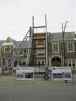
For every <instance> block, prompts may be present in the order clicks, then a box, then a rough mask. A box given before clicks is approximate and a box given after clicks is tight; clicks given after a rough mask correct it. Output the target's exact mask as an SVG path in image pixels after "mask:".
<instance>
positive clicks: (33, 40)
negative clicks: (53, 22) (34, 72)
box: [19, 15, 48, 67]
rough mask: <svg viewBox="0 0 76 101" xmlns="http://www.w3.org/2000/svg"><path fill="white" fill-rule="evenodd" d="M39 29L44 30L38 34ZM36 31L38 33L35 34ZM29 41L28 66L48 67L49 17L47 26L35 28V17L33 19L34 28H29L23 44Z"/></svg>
mask: <svg viewBox="0 0 76 101" xmlns="http://www.w3.org/2000/svg"><path fill="white" fill-rule="evenodd" d="M37 29H39V30H41V29H44V31H43V32H42V31H41V32H39V31H38V32H37ZM35 30H36V32H35ZM26 41H29V43H30V48H28V49H27V50H28V53H27V59H26V64H27V65H31V66H41V65H44V66H45V67H48V53H47V49H48V48H47V17H46V15H45V24H44V25H41V26H35V23H34V16H33V17H32V27H30V28H29V30H28V32H27V33H26V36H25V37H24V39H23V41H22V42H21V43H20V45H19V47H20V46H21V45H22V44H23V42H26Z"/></svg>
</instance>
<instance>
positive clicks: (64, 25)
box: [62, 21, 68, 66]
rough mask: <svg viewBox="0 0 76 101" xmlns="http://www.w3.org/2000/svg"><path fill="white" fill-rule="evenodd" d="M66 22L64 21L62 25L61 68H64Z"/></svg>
mask: <svg viewBox="0 0 76 101" xmlns="http://www.w3.org/2000/svg"><path fill="white" fill-rule="evenodd" d="M67 23H68V21H66V22H65V23H64V24H62V44H63V53H62V56H63V66H65V37H64V35H65V30H66V25H67Z"/></svg>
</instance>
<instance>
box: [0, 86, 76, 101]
mask: <svg viewBox="0 0 76 101" xmlns="http://www.w3.org/2000/svg"><path fill="white" fill-rule="evenodd" d="M0 101H76V86H67V85H66V86H63V87H59V86H57V87H50V86H49V87H46V86H37V87H36V86H35V87H34V86H33V87H32V86H30V87H27V86H26V87H14V88H13V87H7V88H0Z"/></svg>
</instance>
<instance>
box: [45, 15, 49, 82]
mask: <svg viewBox="0 0 76 101" xmlns="http://www.w3.org/2000/svg"><path fill="white" fill-rule="evenodd" d="M45 26H46V32H45V33H46V39H45V44H46V45H45V46H46V65H45V66H46V67H45V72H46V73H45V79H46V80H48V79H49V78H48V33H47V15H46V14H45Z"/></svg>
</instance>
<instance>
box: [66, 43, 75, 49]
mask: <svg viewBox="0 0 76 101" xmlns="http://www.w3.org/2000/svg"><path fill="white" fill-rule="evenodd" d="M73 44H74V43H73V41H68V47H67V48H68V51H73V50H74V47H73Z"/></svg>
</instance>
